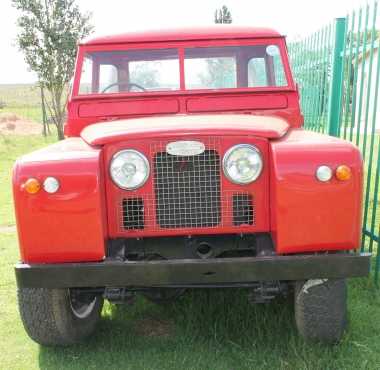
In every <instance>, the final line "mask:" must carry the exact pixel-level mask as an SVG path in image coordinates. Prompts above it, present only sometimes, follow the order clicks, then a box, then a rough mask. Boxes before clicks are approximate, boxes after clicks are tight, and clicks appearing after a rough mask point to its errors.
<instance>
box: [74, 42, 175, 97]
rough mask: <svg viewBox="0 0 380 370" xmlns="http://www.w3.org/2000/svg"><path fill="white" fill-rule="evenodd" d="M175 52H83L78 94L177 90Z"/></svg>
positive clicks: (169, 50) (165, 50) (160, 50)
mask: <svg viewBox="0 0 380 370" xmlns="http://www.w3.org/2000/svg"><path fill="white" fill-rule="evenodd" d="M179 85H180V84H179V59H178V51H177V49H159V50H130V51H104V52H92V53H86V54H85V57H84V60H83V67H82V75H81V80H80V87H79V93H80V94H97V93H118V92H144V91H168V90H177V89H179Z"/></svg>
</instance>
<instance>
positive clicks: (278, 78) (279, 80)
mask: <svg viewBox="0 0 380 370" xmlns="http://www.w3.org/2000/svg"><path fill="white" fill-rule="evenodd" d="M266 54H267V56H268V58H269V59H270V61H271V64H272V65H273V72H274V81H273V82H274V86H287V85H288V83H287V81H286V76H285V71H284V65H283V64H282V60H281V53H280V49H279V47H278V46H277V45H268V46H267V47H266Z"/></svg>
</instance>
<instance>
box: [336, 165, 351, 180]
mask: <svg viewBox="0 0 380 370" xmlns="http://www.w3.org/2000/svg"><path fill="white" fill-rule="evenodd" d="M335 176H336V178H337V179H338V180H341V181H347V180H349V179H350V178H351V177H352V172H351V168H350V167H348V166H346V165H344V164H343V165H341V166H338V168H337V169H336V170H335Z"/></svg>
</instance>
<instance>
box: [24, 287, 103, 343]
mask: <svg viewBox="0 0 380 370" xmlns="http://www.w3.org/2000/svg"><path fill="white" fill-rule="evenodd" d="M18 302H19V310H20V315H21V319H22V322H23V324H24V328H25V330H26V332H27V333H28V335H29V336H30V337H31V338H32V339H33V340H34V341H36V342H37V343H39V344H42V345H46V346H54V345H61V346H63V345H70V344H74V343H78V342H80V341H81V340H83V339H84V338H85V337H87V336H89V335H90V334H91V333H93V331H94V330H95V326H96V324H97V322H98V321H99V318H100V313H101V311H102V307H103V298H102V297H101V296H99V295H93V296H88V295H87V296H83V295H79V294H78V292H77V291H75V290H70V289H44V288H20V289H19V290H18Z"/></svg>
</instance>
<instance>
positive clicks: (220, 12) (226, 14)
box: [215, 5, 232, 23]
mask: <svg viewBox="0 0 380 370" xmlns="http://www.w3.org/2000/svg"><path fill="white" fill-rule="evenodd" d="M215 23H232V16H231V12H230V11H229V10H228V8H227V7H226V6H225V5H223V6H222V7H221V8H220V9H216V10H215Z"/></svg>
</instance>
